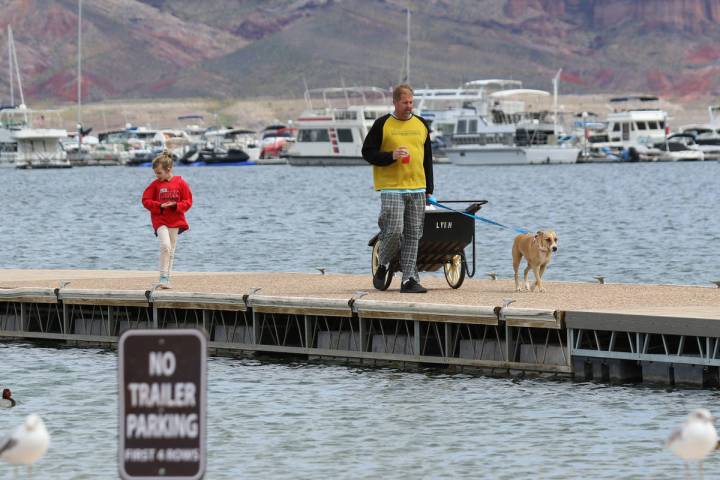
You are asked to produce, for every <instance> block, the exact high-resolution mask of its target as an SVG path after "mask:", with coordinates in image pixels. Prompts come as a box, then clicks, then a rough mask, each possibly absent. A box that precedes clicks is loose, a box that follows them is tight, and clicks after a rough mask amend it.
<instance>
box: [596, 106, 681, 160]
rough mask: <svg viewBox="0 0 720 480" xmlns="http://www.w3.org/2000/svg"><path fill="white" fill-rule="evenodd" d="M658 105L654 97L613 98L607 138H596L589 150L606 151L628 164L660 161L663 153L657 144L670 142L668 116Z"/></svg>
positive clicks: (608, 116) (607, 121) (608, 118)
mask: <svg viewBox="0 0 720 480" xmlns="http://www.w3.org/2000/svg"><path fill="white" fill-rule="evenodd" d="M657 102H658V98H657V97H655V96H629V97H617V98H611V99H610V103H611V105H612V106H613V111H612V112H611V113H609V114H608V115H607V120H606V123H607V136H606V137H603V136H597V137H596V139H595V140H597V141H591V142H590V147H591V148H595V149H607V150H608V151H610V152H612V153H613V154H615V155H617V156H619V157H621V158H623V159H625V160H627V161H633V162H638V161H659V160H661V150H659V149H658V148H655V147H654V145H655V144H658V143H664V142H665V141H666V139H667V135H668V129H667V113H666V112H665V111H663V110H661V109H660V108H658V107H657V106H656V105H655V104H656V103H657ZM662 159H665V160H669V158H667V157H663V158H662Z"/></svg>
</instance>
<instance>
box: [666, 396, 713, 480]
mask: <svg viewBox="0 0 720 480" xmlns="http://www.w3.org/2000/svg"><path fill="white" fill-rule="evenodd" d="M714 423H715V417H713V416H712V415H711V414H710V412H709V411H708V410H707V409H705V408H698V409H696V410H693V411H692V412H690V414H689V415H688V417H687V420H685V422H684V423H683V424H682V425H680V426H678V427H677V428H675V430H673V432H672V433H671V434H670V436H669V437H668V439H667V441H666V442H665V446H666V447H667V448H669V449H670V451H671V452H673V453H674V454H675V455H677V456H678V457H680V458H681V459H683V460H684V461H685V473H686V476H687V472H688V462H690V461H692V460H697V461H698V462H699V469H700V478H702V462H703V460H704V459H705V457H707V456H708V455H709V454H710V453H711V452H713V451H714V450H715V449H716V448H717V445H718V434H717V431H716V430H715V425H714Z"/></svg>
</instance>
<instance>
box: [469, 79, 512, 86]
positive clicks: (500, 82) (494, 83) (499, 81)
mask: <svg viewBox="0 0 720 480" xmlns="http://www.w3.org/2000/svg"><path fill="white" fill-rule="evenodd" d="M464 86H465V87H483V88H487V87H496V88H505V87H522V82H521V81H520V80H503V79H501V78H491V79H488V80H471V81H469V82H465V85H464Z"/></svg>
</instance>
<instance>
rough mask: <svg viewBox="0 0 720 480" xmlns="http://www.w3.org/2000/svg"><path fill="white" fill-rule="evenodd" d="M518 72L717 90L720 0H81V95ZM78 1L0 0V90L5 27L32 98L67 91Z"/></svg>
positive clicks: (578, 89)
mask: <svg viewBox="0 0 720 480" xmlns="http://www.w3.org/2000/svg"><path fill="white" fill-rule="evenodd" d="M408 5H409V6H410V8H411V10H412V12H413V14H412V27H411V37H412V47H411V72H410V73H411V77H410V78H411V81H412V83H414V84H416V85H423V86H424V85H428V86H433V87H448V86H456V85H459V84H461V83H462V82H463V81H467V80H472V79H477V78H497V77H501V78H515V79H519V80H522V81H523V82H524V83H525V85H526V86H528V87H536V88H544V89H548V88H549V87H550V79H551V78H552V76H553V75H554V74H555V72H556V71H557V69H559V68H562V69H563V74H562V81H563V85H562V91H563V92H568V93H570V92H573V93H590V92H597V93H609V92H615V93H627V92H643V93H654V94H659V95H663V96H666V97H673V98H706V97H711V96H714V95H716V94H717V93H719V92H720V75H718V74H719V73H720V71H719V69H720V63H719V62H720V46H719V45H720V41H719V40H720V0H431V1H428V0H425V1H420V0H416V1H408V0H363V1H357V0H263V1H261V2H258V1H256V0H203V1H202V2H199V1H197V0H173V1H170V0H143V1H141V0H93V1H90V2H88V1H86V2H84V3H83V23H82V25H83V27H82V28H83V91H84V95H85V99H86V100H103V99H113V98H147V97H180V96H183V97H188V96H202V97H206V96H214V97H223V96H257V95H276V96H277V95H280V96H283V95H294V96H297V95H299V94H300V93H301V92H302V90H303V88H304V86H303V85H304V82H307V83H308V84H309V85H310V86H311V87H320V86H336V85H340V84H341V83H342V82H344V83H345V84H370V85H378V86H388V85H391V84H393V83H395V82H397V81H398V80H399V79H400V78H401V76H402V75H403V66H404V59H405V50H406V29H405V24H406V23H405V22H406V16H405V7H406V6H408ZM77 6H78V2H77V0H56V1H51V0H0V103H5V102H6V101H7V99H8V96H9V80H8V59H7V54H6V53H5V52H7V26H8V25H10V26H12V29H13V33H14V37H15V43H16V48H17V54H18V60H19V64H20V67H21V71H22V81H23V87H24V91H25V95H26V97H28V98H30V99H33V100H41V99H47V100H52V101H74V100H75V96H76V89H77V85H76V83H75V82H76V69H77V23H78V22H77V20H78V12H77Z"/></svg>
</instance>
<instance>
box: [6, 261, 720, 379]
mask: <svg viewBox="0 0 720 480" xmlns="http://www.w3.org/2000/svg"><path fill="white" fill-rule="evenodd" d="M156 278H157V273H155V272H141V271H102V270H0V336H3V337H9V338H24V339H47V340H53V341H58V342H67V343H71V344H98V343H100V344H113V343H116V342H117V338H118V337H119V335H120V334H121V333H122V332H123V331H124V330H126V329H128V328H178V327H202V328H204V329H205V330H206V331H207V332H208V335H209V345H210V348H211V350H212V351H213V352H218V353H221V352H228V351H229V352H237V353H251V352H270V353H283V354H294V355H300V356H305V357H310V358H317V357H333V358H338V359H349V360H352V361H354V362H359V363H369V364H378V363H379V364H387V363H392V364H423V365H426V364H431V365H437V366H446V367H448V368H451V369H454V370H457V371H461V370H481V371H487V372H491V373H510V374H514V373H518V372H545V373H552V374H560V375H568V376H571V375H572V376H575V377H576V378H581V379H594V380H598V381H608V380H610V381H645V382H652V383H666V384H673V383H674V384H688V385H693V386H716V385H718V384H720V351H719V350H720V289H718V288H716V287H714V286H713V287H710V286H708V287H700V286H675V285H633V284H604V285H601V284H594V283H571V282H545V284H546V285H545V286H546V290H547V291H546V292H545V293H531V292H515V291H514V289H513V287H514V284H513V282H512V281H511V280H497V281H493V280H467V281H466V282H465V283H464V284H463V287H462V288H460V289H458V290H452V289H450V288H449V287H448V286H447V284H446V282H445V280H444V279H442V278H438V277H430V276H424V277H423V284H424V285H425V286H427V287H428V289H429V292H428V293H427V294H424V295H417V294H415V295H410V294H400V292H399V290H398V288H399V279H398V278H396V279H395V280H394V283H393V285H392V286H391V288H390V290H388V291H386V292H379V291H377V290H374V289H373V288H372V282H371V278H370V275H369V274H368V275H337V274H327V275H322V274H320V273H319V272H318V273H316V274H312V273H310V274H308V273H177V274H175V275H174V278H173V288H172V289H171V290H154V289H153V286H154V282H155V280H156Z"/></svg>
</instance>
